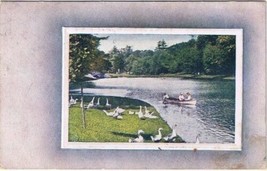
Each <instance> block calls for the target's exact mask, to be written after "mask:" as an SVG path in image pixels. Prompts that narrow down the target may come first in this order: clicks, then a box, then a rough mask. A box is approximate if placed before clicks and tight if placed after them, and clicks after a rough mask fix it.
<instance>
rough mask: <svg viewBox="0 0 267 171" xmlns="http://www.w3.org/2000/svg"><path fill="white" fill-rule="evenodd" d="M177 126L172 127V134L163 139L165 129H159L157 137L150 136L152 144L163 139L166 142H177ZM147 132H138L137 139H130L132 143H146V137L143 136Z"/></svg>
mask: <svg viewBox="0 0 267 171" xmlns="http://www.w3.org/2000/svg"><path fill="white" fill-rule="evenodd" d="M176 126H177V125H174V126H173V127H172V132H171V133H170V134H168V135H167V136H165V137H163V136H162V133H161V131H162V130H163V128H159V129H158V134H157V135H155V136H150V138H151V140H152V142H160V141H161V140H162V139H163V140H164V141H165V142H175V140H176V138H177V137H178V135H177V133H176V131H175V127H176ZM144 133H145V132H144V131H143V130H138V132H137V138H135V139H129V142H130V143H142V142H144V137H143V136H142V135H141V134H144Z"/></svg>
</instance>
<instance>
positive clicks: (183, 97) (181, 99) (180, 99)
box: [178, 93, 185, 101]
mask: <svg viewBox="0 0 267 171" xmlns="http://www.w3.org/2000/svg"><path fill="white" fill-rule="evenodd" d="M178 100H179V101H184V100H185V96H184V94H183V93H180V94H179V96H178Z"/></svg>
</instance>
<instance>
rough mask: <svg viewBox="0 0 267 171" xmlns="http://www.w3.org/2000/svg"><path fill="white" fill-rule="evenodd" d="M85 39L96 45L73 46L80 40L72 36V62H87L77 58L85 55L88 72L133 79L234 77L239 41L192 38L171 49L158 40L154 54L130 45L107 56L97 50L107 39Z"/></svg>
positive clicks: (219, 38) (224, 37)
mask: <svg viewBox="0 0 267 171" xmlns="http://www.w3.org/2000/svg"><path fill="white" fill-rule="evenodd" d="M83 36H84V39H86V41H92V42H95V45H94V43H92V42H91V43H89V44H90V46H88V47H87V45H88V43H85V42H86V41H83V40H79V43H77V42H76V43H75V42H72V41H74V40H77V39H75V37H79V35H72V36H71V39H70V44H71V47H70V59H71V60H70V61H71V62H74V61H73V60H77V59H79V58H81V60H80V62H81V61H84V59H85V58H82V57H77V56H76V55H86V56H87V57H86V58H88V59H90V60H86V61H88V62H89V61H90V63H87V64H86V65H84V66H85V67H86V68H87V69H86V71H99V72H110V73H128V74H133V75H158V74H174V73H189V74H198V73H199V74H207V75H215V74H222V75H229V76H234V75H235V61H236V56H235V52H236V44H235V43H236V41H235V39H236V38H235V36H232V35H198V36H192V39H191V40H189V41H187V42H182V43H177V44H174V45H171V46H168V44H167V43H166V42H165V40H159V41H158V44H157V47H155V49H154V50H133V49H132V47H131V46H128V45H127V46H126V47H125V48H121V49H118V48H117V47H116V46H114V47H111V50H110V51H109V52H108V53H105V52H103V51H100V50H99V49H98V46H99V44H101V41H106V39H108V37H105V38H99V37H96V36H93V35H90V36H89V38H88V36H87V38H86V36H85V35H83ZM79 38H81V39H83V38H82V37H79ZM81 43H83V44H84V46H82V44H81ZM93 45H94V46H93ZM78 49H80V50H81V51H85V52H84V53H82V52H79V53H75V52H74V51H77V50H78ZM80 50H79V51H80ZM75 56H76V57H75ZM75 63H77V62H75ZM71 66H73V64H72V65H71ZM77 66H78V65H77ZM74 70H75V68H71V71H74Z"/></svg>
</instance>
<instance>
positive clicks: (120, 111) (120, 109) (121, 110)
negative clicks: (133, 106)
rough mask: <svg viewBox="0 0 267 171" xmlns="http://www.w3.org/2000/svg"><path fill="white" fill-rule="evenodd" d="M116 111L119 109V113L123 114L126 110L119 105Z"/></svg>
mask: <svg viewBox="0 0 267 171" xmlns="http://www.w3.org/2000/svg"><path fill="white" fill-rule="evenodd" d="M115 111H117V112H118V113H119V114H122V113H123V112H124V111H125V110H124V109H122V108H120V107H119V106H118V107H117V108H116V109H115Z"/></svg>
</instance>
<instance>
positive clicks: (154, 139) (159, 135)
mask: <svg viewBox="0 0 267 171" xmlns="http://www.w3.org/2000/svg"><path fill="white" fill-rule="evenodd" d="M161 130H163V128H159V129H158V135H155V136H154V137H153V136H150V138H151V140H152V141H153V142H159V141H160V140H161V138H162V134H161V132H160V131H161Z"/></svg>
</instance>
